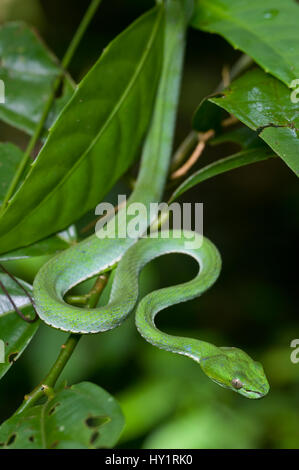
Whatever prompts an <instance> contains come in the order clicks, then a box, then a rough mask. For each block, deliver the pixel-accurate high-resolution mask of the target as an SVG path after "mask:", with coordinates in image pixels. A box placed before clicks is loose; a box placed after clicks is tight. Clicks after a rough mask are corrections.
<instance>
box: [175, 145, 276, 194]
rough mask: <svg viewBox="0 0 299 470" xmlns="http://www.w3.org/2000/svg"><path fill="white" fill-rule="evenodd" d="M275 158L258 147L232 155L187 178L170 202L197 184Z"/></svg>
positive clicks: (265, 149)
mask: <svg viewBox="0 0 299 470" xmlns="http://www.w3.org/2000/svg"><path fill="white" fill-rule="evenodd" d="M274 156H275V155H274V154H273V153H272V152H271V151H269V149H268V148H265V147H258V148H253V149H252V148H250V149H248V150H244V151H242V152H238V153H236V154H234V155H230V156H229V157H225V158H222V159H220V160H217V161H216V162H213V163H211V164H210V165H207V166H205V167H203V168H201V169H200V170H198V171H197V172H196V173H194V174H193V175H191V176H189V178H187V179H186V180H185V181H184V182H183V183H182V184H181V185H180V186H179V187H178V188H177V189H176V190H175V192H174V193H173V194H172V196H171V198H170V202H172V201H174V200H175V199H177V198H178V197H179V196H181V195H182V194H183V193H185V192H186V191H188V189H191V188H193V187H194V186H196V185H197V184H199V183H202V182H203V181H205V180H207V179H209V178H212V177H213V176H217V175H220V174H221V173H225V172H227V171H230V170H233V169H235V168H239V167H241V166H244V165H248V164H250V163H255V162H261V161H263V160H267V159H268V158H271V157H274Z"/></svg>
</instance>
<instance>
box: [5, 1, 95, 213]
mask: <svg viewBox="0 0 299 470" xmlns="http://www.w3.org/2000/svg"><path fill="white" fill-rule="evenodd" d="M101 1H102V0H92V1H91V3H90V5H89V7H88V9H87V10H86V13H85V15H84V17H83V19H82V21H81V23H80V24H79V26H78V29H77V31H76V33H75V35H74V37H73V39H72V41H71V43H70V45H69V47H68V48H67V51H66V53H65V55H64V57H63V59H62V61H61V73H60V74H59V75H58V77H57V78H56V80H55V82H54V85H53V88H52V90H51V94H50V96H49V98H48V100H47V102H46V104H45V107H44V110H43V113H42V116H41V119H40V121H39V123H38V125H37V127H36V129H35V131H34V134H33V135H32V137H31V139H30V141H29V143H28V146H27V148H26V150H25V153H24V155H23V158H22V160H21V162H20V164H19V166H18V168H17V171H16V173H15V175H14V177H13V180H12V182H11V184H10V186H9V188H8V190H7V193H6V195H5V197H4V200H3V204H2V208H1V212H3V210H4V209H5V208H6V206H7V204H8V201H9V199H10V198H11V197H12V195H13V194H14V192H15V190H16V188H17V185H18V183H19V181H20V179H21V177H22V175H23V172H24V169H25V167H26V165H27V163H28V162H29V160H30V156H31V152H32V151H33V149H34V147H35V145H36V143H37V142H38V140H39V137H40V135H41V133H42V130H43V128H44V125H45V122H46V119H47V116H48V114H49V111H50V109H51V107H52V104H53V102H54V99H55V95H56V92H57V90H58V88H59V86H60V83H61V80H62V77H63V75H64V73H65V70H66V69H67V67H68V66H69V64H70V62H71V60H72V58H73V56H74V54H75V52H76V49H77V47H78V46H79V43H80V41H81V39H82V36H83V34H84V33H85V31H86V29H87V27H88V25H89V23H90V21H91V20H92V18H93V16H94V14H95V12H96V10H97V8H98V6H99V5H100V3H101Z"/></svg>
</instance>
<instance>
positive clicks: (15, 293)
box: [0, 273, 39, 378]
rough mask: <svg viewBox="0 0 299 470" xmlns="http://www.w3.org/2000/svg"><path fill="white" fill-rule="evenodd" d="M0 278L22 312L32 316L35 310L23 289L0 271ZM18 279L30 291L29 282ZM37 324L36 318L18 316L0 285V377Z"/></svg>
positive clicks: (28, 339) (36, 327) (29, 338)
mask: <svg viewBox="0 0 299 470" xmlns="http://www.w3.org/2000/svg"><path fill="white" fill-rule="evenodd" d="M0 280H1V282H2V283H3V284H4V286H5V288H6V289H7V291H8V293H9V295H10V296H11V297H12V299H13V301H14V302H15V304H16V306H17V307H18V308H19V309H21V311H22V313H23V314H24V315H25V316H28V317H29V318H34V315H35V312H34V310H33V308H32V306H31V304H30V301H29V299H28V297H27V296H26V295H25V293H24V291H23V290H22V289H21V288H20V287H19V286H18V285H17V284H16V283H15V282H14V281H13V280H12V279H10V277H9V276H8V275H7V274H4V273H0ZM18 281H19V282H20V283H21V284H22V285H23V286H24V287H25V289H26V290H27V291H28V292H31V290H32V288H31V286H30V285H29V284H27V283H25V282H24V281H21V280H20V279H18ZM38 326H39V321H38V320H37V321H36V322H34V323H28V322H26V321H25V320H23V319H22V318H20V317H19V315H18V314H17V313H16V312H15V311H14V308H13V306H12V305H11V303H10V300H9V299H8V298H7V296H6V295H5V293H4V292H3V291H2V289H1V286H0V340H1V341H3V342H4V348H5V362H4V363H1V362H0V378H2V377H3V376H4V374H6V372H7V371H8V369H10V367H11V366H12V364H13V363H14V362H15V361H16V360H17V359H18V358H19V357H20V355H21V354H22V352H23V351H24V349H25V348H26V347H27V346H28V344H29V343H30V341H31V339H32V338H33V336H34V335H35V333H36V331H37V329H38Z"/></svg>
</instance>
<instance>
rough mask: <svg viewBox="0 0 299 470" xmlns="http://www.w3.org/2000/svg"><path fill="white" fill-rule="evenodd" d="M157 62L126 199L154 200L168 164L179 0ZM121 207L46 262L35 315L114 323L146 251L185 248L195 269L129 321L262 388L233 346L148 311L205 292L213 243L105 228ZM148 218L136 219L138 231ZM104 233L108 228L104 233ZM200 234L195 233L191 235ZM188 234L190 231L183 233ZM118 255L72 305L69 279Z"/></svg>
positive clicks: (73, 323) (209, 370) (229, 381)
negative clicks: (107, 283) (104, 292)
mask: <svg viewBox="0 0 299 470" xmlns="http://www.w3.org/2000/svg"><path fill="white" fill-rule="evenodd" d="M166 6H167V8H166V32H165V46H164V64H163V70H162V76H161V80H160V85H159V90H158V96H157V102H156V107H155V111H154V116H153V121H152V125H151V128H150V131H149V134H148V137H147V141H146V144H145V147H144V151H143V155H142V163H141V169H140V173H139V175H138V180H137V183H136V186H135V189H134V191H133V193H132V195H131V197H130V200H129V205H130V204H132V203H134V202H138V203H143V205H144V206H145V207H146V209H147V210H148V209H149V205H150V203H151V202H158V201H160V200H161V197H162V193H163V188H164V184H165V180H166V177H167V172H168V165H169V159H170V155H171V143H172V140H173V133H174V124H175V114H176V106H177V102H178V93H179V84H180V76H181V68H182V59H183V51H184V34H185V30H186V18H185V16H184V11H182V9H183V2H182V1H181V0H171V1H169V2H167V3H166ZM126 210H127V208H125V209H122V210H121V211H120V213H119V214H118V215H117V216H116V223H115V220H112V221H110V222H108V224H107V227H106V228H105V232H106V237H105V238H102V239H101V240H99V238H98V237H97V236H96V235H93V236H91V237H89V238H88V239H86V240H84V241H82V242H80V243H79V244H77V245H74V246H72V247H71V248H69V249H68V250H66V251H64V252H62V253H61V254H59V255H57V256H55V257H54V258H52V259H51V260H50V261H49V262H48V263H47V264H45V265H44V266H43V267H42V268H41V270H40V271H39V273H38V275H37V276H36V278H35V281H34V298H35V303H36V308H37V311H38V313H39V316H40V317H41V318H42V319H43V320H44V321H45V322H46V323H47V324H49V325H51V326H53V327H55V328H59V329H62V330H65V331H70V332H74V333H96V332H100V331H105V330H108V329H111V328H115V327H117V326H118V325H120V324H121V323H122V322H123V321H124V319H125V318H126V317H127V316H128V314H129V313H130V312H131V311H132V310H133V309H134V307H135V305H136V303H137V299H138V274H139V271H140V270H141V269H142V267H143V266H144V265H145V264H146V263H148V262H149V261H150V260H151V259H153V258H156V257H157V256H160V255H162V254H165V253H173V252H175V253H185V254H187V255H190V256H192V257H193V258H195V259H196V261H197V262H198V264H199V267H200V269H199V273H198V275H197V276H196V277H195V278H194V279H193V280H191V281H189V282H186V283H184V284H181V285H179V286H175V287H168V288H166V289H161V290H158V291H156V292H153V293H151V294H149V295H147V296H146V297H145V298H143V299H142V300H141V302H140V303H139V305H138V307H137V312H136V325H137V328H138V330H139V332H140V333H141V335H142V336H143V337H144V338H145V339H146V340H147V341H149V342H150V343H151V344H153V345H155V346H157V347H160V348H163V349H166V350H167V351H171V352H174V353H179V354H183V355H186V356H188V357H190V358H192V359H193V360H195V361H196V362H198V363H199V364H200V366H201V368H202V370H203V371H204V372H205V373H206V374H207V375H208V376H209V377H210V378H211V379H212V380H213V381H215V382H217V383H218V384H219V385H221V386H224V387H227V388H229V389H231V390H234V391H237V392H238V393H240V394H242V395H244V396H246V397H248V398H260V397H261V396H264V395H265V394H266V393H267V392H268V390H269V385H268V382H267V379H266V377H265V375H264V372H263V368H262V366H261V365H260V364H259V363H257V362H255V361H253V360H252V359H251V358H250V357H249V356H248V355H247V354H246V353H245V352H243V351H242V350H240V349H237V348H218V347H216V346H214V345H213V344H210V343H207V342H204V341H201V340H198V339H191V338H183V337H176V336H170V335H167V334H165V333H163V332H161V331H160V330H159V329H157V328H156V326H155V323H154V319H155V315H156V314H157V313H158V312H159V311H161V310H162V309H165V308H166V307H168V306H170V305H173V304H176V303H179V302H183V301H186V300H190V299H192V298H194V297H197V296H199V295H201V294H202V293H203V292H205V291H206V290H207V289H208V288H209V287H210V286H211V285H212V284H213V283H214V282H215V280H216V279H217V277H218V275H219V272H220V267H221V261H220V255H219V253H218V251H217V249H216V248H215V246H214V245H213V244H212V243H211V242H210V241H209V240H207V239H205V238H203V240H202V244H201V246H200V248H196V249H187V248H186V244H185V242H186V239H185V238H184V233H183V232H175V233H172V235H173V236H172V237H170V238H168V239H164V238H162V236H161V235H160V236H159V237H158V238H157V239H152V238H142V239H140V240H138V238H139V237H138V236H137V237H136V238H135V239H134V238H129V237H125V238H122V237H118V233H116V234H115V236H114V237H112V236H111V234H112V233H113V231H114V229H115V227H121V228H123V224H124V222H122V217H123V215H124V214H125V211H126ZM149 223H151V221H148V220H145V219H144V220H143V221H142V222H141V224H140V230H139V236H141V235H142V234H143V233H144V232H145V231H146V229H147V226H148V224H149ZM109 234H110V236H109ZM194 236H195V237H196V236H199V235H194ZM188 240H189V239H188ZM116 263H118V266H117V268H116V273H115V278H114V281H113V285H112V291H111V296H110V300H109V302H108V304H107V305H106V306H104V307H99V308H95V309H87V308H85V309H84V308H83V309H82V308H78V307H74V306H71V305H68V304H67V303H66V302H65V301H64V295H65V293H66V292H67V291H68V290H70V289H71V288H72V287H73V286H75V285H76V284H78V283H80V282H81V281H84V280H86V279H88V278H90V277H92V276H94V275H96V274H99V273H101V272H103V271H105V270H108V269H109V268H111V267H112V266H114V265H115V264H116Z"/></svg>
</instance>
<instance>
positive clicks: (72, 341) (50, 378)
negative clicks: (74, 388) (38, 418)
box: [14, 274, 109, 415]
mask: <svg viewBox="0 0 299 470" xmlns="http://www.w3.org/2000/svg"><path fill="white" fill-rule="evenodd" d="M108 277H109V275H108V274H102V275H100V276H99V277H98V279H97V280H96V282H95V284H94V286H93V288H92V289H91V291H90V292H89V293H88V294H87V296H86V303H85V305H86V307H88V308H94V307H95V306H96V305H97V303H98V301H99V298H100V296H101V293H102V292H103V290H104V287H105V286H106V284H107V281H108ZM81 336H82V335H80V334H74V333H71V334H70V335H69V337H68V338H67V340H66V342H65V343H64V344H63V345H62V346H61V350H60V353H59V355H58V357H57V359H56V361H55V362H54V364H53V366H52V367H51V369H50V371H49V372H48V374H47V375H46V377H45V378H44V380H42V381H41V383H40V384H39V385H37V387H35V388H34V389H33V390H32V392H30V393H29V394H28V395H25V398H24V401H23V403H22V404H21V406H20V407H19V408H18V409H17V411H16V412H15V413H14V414H15V415H17V414H20V413H22V412H23V411H24V410H26V409H27V408H29V407H30V406H32V405H34V404H35V403H36V402H37V401H38V400H39V399H40V398H42V397H44V396H45V395H46V396H48V397H52V396H54V390H53V388H54V386H55V384H56V382H57V379H58V378H59V376H60V374H61V372H62V371H63V369H64V367H65V366H66V364H67V362H68V361H69V359H70V357H71V355H72V354H73V351H74V349H75V347H76V346H77V344H78V343H79V340H80V338H81Z"/></svg>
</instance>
